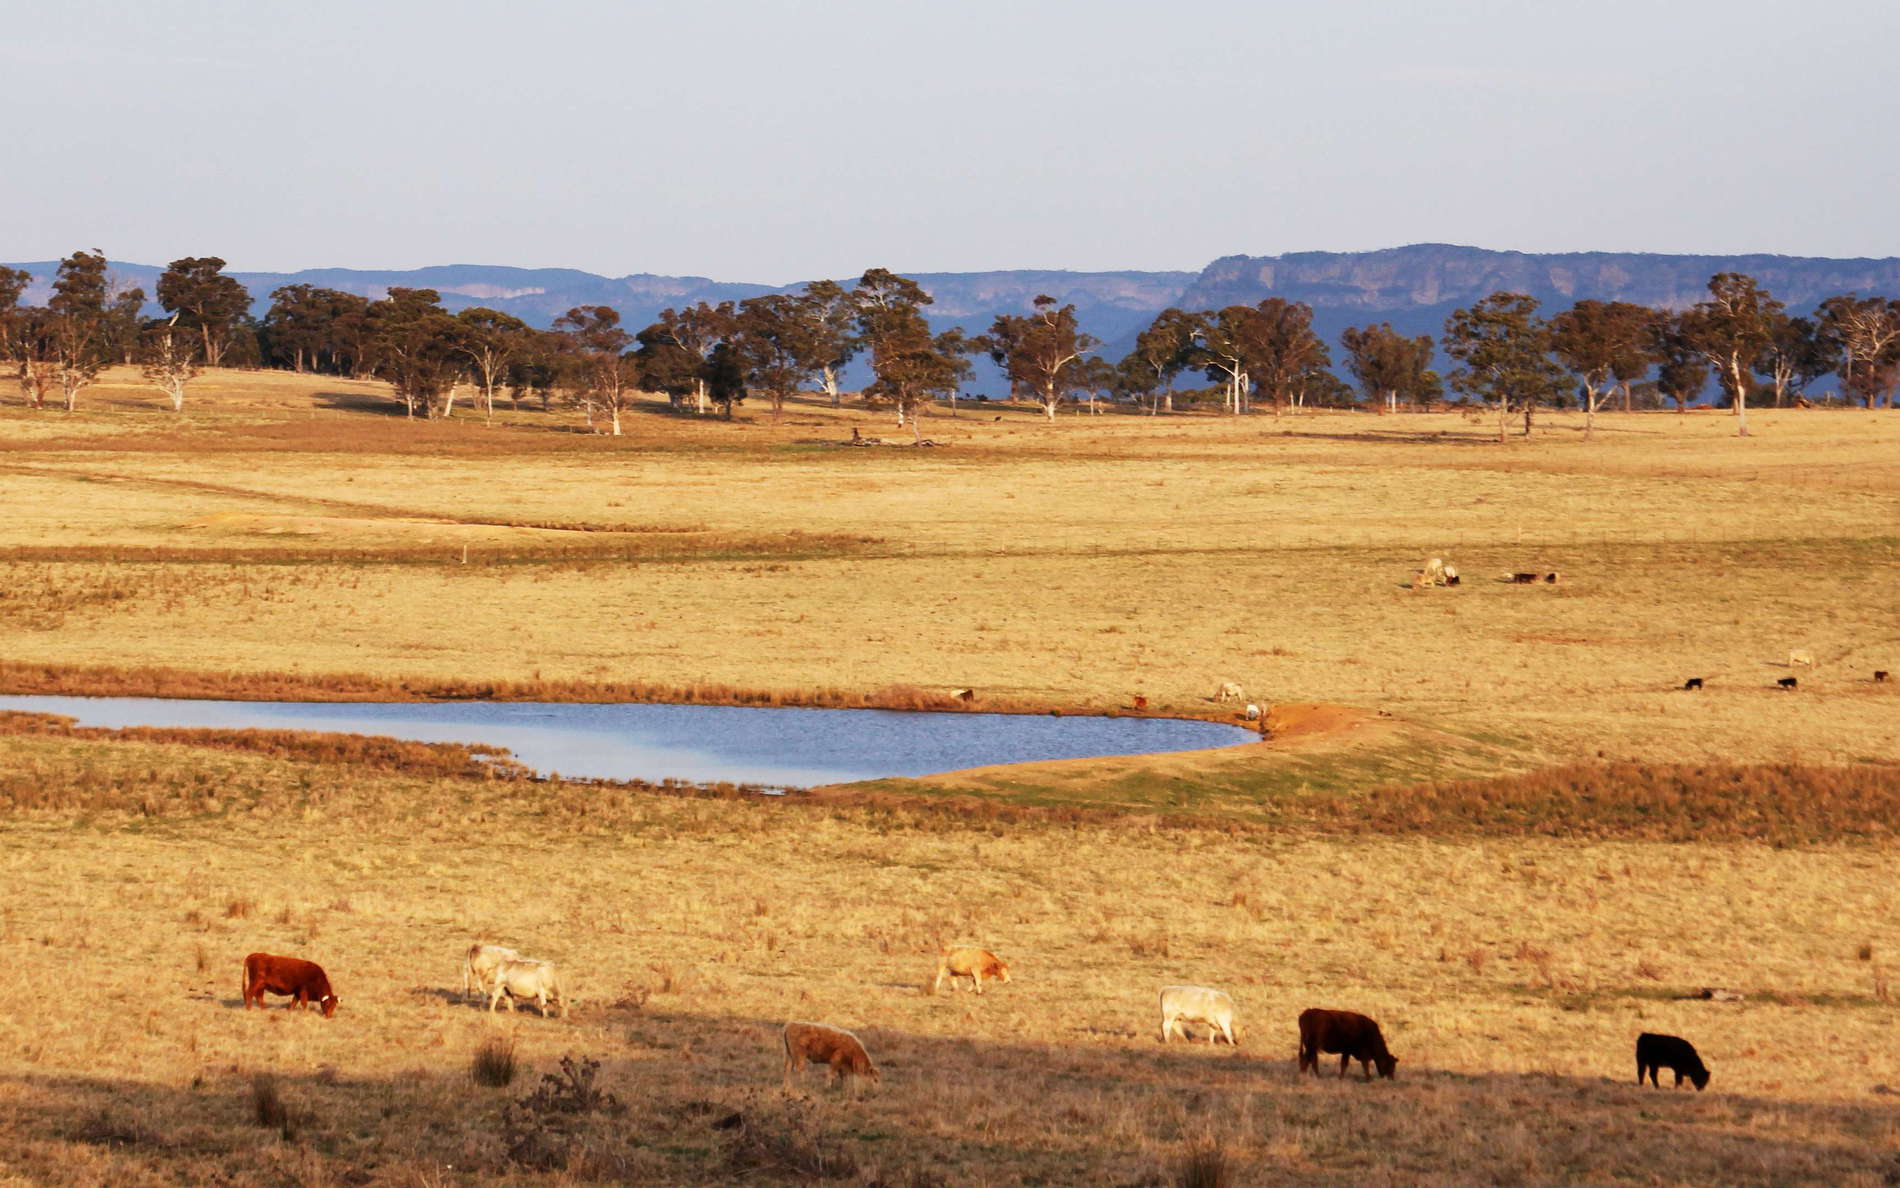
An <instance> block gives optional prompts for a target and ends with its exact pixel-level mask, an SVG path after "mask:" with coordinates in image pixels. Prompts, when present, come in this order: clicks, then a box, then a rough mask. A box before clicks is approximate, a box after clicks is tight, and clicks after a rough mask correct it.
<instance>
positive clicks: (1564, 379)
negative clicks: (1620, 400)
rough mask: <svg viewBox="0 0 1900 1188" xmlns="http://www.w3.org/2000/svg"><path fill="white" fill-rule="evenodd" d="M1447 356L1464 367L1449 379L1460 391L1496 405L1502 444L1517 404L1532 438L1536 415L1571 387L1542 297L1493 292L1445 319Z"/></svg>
mask: <svg viewBox="0 0 1900 1188" xmlns="http://www.w3.org/2000/svg"><path fill="white" fill-rule="evenodd" d="M1444 347H1445V353H1446V354H1447V355H1450V356H1451V357H1452V358H1453V359H1456V360H1457V361H1458V362H1460V363H1462V364H1464V366H1463V367H1461V368H1459V369H1458V370H1456V371H1454V372H1452V373H1451V375H1450V376H1449V377H1448V379H1449V381H1450V383H1451V386H1452V388H1453V389H1454V390H1455V391H1459V392H1463V393H1465V394H1466V395H1469V396H1475V397H1477V398H1478V399H1479V400H1480V401H1484V402H1486V403H1492V402H1495V404H1496V406H1497V410H1498V441H1500V442H1502V441H1503V440H1504V431H1505V422H1506V421H1507V420H1508V419H1509V417H1510V414H1511V408H1512V406H1513V404H1514V403H1515V404H1516V406H1517V407H1519V408H1520V409H1521V410H1522V411H1523V413H1524V436H1525V437H1529V436H1530V435H1531V414H1532V411H1533V410H1534V409H1535V408H1536V407H1537V405H1538V404H1539V403H1540V402H1542V401H1547V400H1553V399H1555V398H1556V397H1557V396H1559V395H1561V394H1562V393H1563V392H1564V391H1565V390H1566V389H1567V388H1568V387H1569V386H1570V381H1569V377H1568V376H1566V375H1565V374H1564V369H1563V368H1562V367H1560V366H1559V365H1558V364H1557V362H1556V360H1554V359H1552V358H1551V357H1550V327H1549V326H1548V325H1546V324H1545V322H1544V320H1543V319H1542V318H1539V317H1538V316H1537V299H1536V298H1535V297H1532V296H1530V295H1529V294H1526V293H1493V294H1491V295H1490V296H1489V297H1486V298H1484V299H1482V300H1480V301H1479V302H1477V303H1476V304H1475V305H1472V306H1471V307H1470V308H1468V309H1460V310H1455V311H1453V313H1452V315H1451V316H1450V317H1449V318H1447V319H1445V337H1444Z"/></svg>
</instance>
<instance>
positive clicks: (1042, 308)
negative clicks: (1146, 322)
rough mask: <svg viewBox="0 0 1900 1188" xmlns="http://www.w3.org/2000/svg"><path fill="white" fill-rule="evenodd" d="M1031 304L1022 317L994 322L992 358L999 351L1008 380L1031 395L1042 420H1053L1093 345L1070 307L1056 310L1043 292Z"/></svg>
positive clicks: (1002, 318) (1095, 341) (1073, 385)
mask: <svg viewBox="0 0 1900 1188" xmlns="http://www.w3.org/2000/svg"><path fill="white" fill-rule="evenodd" d="M1033 305H1034V307H1035V312H1034V313H1032V314H1030V315H1029V316H1027V317H1024V318H1016V319H1011V318H1008V317H1001V318H998V319H997V324H996V325H995V326H993V327H992V328H991V334H992V335H993V336H995V338H996V341H997V343H998V346H997V347H993V348H992V355H993V356H994V354H995V353H996V352H997V350H999V349H1000V351H1001V353H1002V356H1003V358H1002V363H1003V369H1004V371H1005V372H1006V373H1007V374H1008V375H1009V378H1010V381H1011V382H1012V383H1020V384H1022V386H1023V387H1025V388H1027V389H1028V390H1029V391H1030V392H1032V393H1033V394H1034V395H1035V397H1036V402H1037V403H1038V404H1040V405H1041V406H1042V412H1043V415H1044V416H1045V417H1047V418H1048V419H1049V420H1051V421H1053V420H1055V419H1056V408H1057V406H1058V405H1060V404H1061V403H1062V400H1063V398H1064V397H1065V396H1067V395H1068V394H1069V392H1070V391H1071V390H1073V389H1074V388H1075V387H1076V380H1077V372H1078V367H1079V364H1080V363H1081V360H1082V357H1083V355H1085V354H1086V353H1087V352H1089V351H1091V350H1093V349H1094V348H1095V347H1096V346H1097V345H1098V340H1097V339H1096V338H1095V337H1094V336H1093V335H1089V334H1084V333H1083V332H1082V328H1081V326H1080V324H1079V323H1078V320H1077V318H1076V313H1075V306H1073V305H1064V306H1062V307H1060V308H1057V306H1056V299H1055V298H1054V297H1051V296H1049V295H1048V294H1046V293H1045V294H1042V295H1039V296H1038V297H1037V298H1036V299H1035V301H1034V302H1033ZM1006 322H1007V323H1009V324H1008V325H1007V326H1005V325H1004V323H1006Z"/></svg>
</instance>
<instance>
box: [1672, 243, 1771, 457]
mask: <svg viewBox="0 0 1900 1188" xmlns="http://www.w3.org/2000/svg"><path fill="white" fill-rule="evenodd" d="M1782 316H1783V314H1782V305H1781V302H1779V301H1776V300H1775V299H1774V298H1773V297H1771V296H1769V294H1768V291H1767V290H1766V289H1763V288H1762V287H1761V285H1760V284H1759V283H1758V282H1757V281H1756V280H1755V278H1754V277H1752V276H1748V275H1746V274H1744V273H1740V272H1718V273H1716V274H1715V275H1714V276H1712V277H1710V278H1709V299H1708V300H1707V301H1702V302H1698V303H1697V304H1696V305H1695V306H1693V307H1692V308H1690V309H1688V310H1686V311H1685V312H1684V313H1683V315H1682V332H1683V336H1684V338H1685V340H1686V341H1687V342H1688V343H1689V345H1690V346H1692V347H1694V348H1695V349H1696V350H1698V351H1700V352H1701V353H1702V357H1703V358H1704V359H1706V360H1708V362H1709V365H1710V366H1711V367H1712V368H1714V370H1715V377H1716V380H1717V381H1718V382H1719V383H1721V385H1722V389H1723V391H1725V392H1727V393H1728V398H1729V401H1730V407H1731V409H1732V410H1733V411H1734V413H1735V433H1736V436H1738V437H1747V436H1748V388H1749V377H1750V376H1751V375H1752V373H1753V371H1754V363H1755V360H1756V358H1757V357H1759V356H1760V354H1761V352H1762V350H1763V349H1764V348H1765V347H1767V345H1768V344H1769V342H1770V341H1772V339H1773V338H1774V333H1775V325H1776V323H1777V321H1778V320H1779V319H1780V318H1781V317H1782Z"/></svg>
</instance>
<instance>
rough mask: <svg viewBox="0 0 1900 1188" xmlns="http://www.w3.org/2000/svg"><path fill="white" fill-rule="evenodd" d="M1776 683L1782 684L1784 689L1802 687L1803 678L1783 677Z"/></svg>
mask: <svg viewBox="0 0 1900 1188" xmlns="http://www.w3.org/2000/svg"><path fill="white" fill-rule="evenodd" d="M1775 684H1777V685H1780V686H1781V687H1782V688H1784V689H1799V688H1800V687H1801V679H1800V678H1799V677H1782V678H1781V679H1780V680H1778V681H1776V682H1775Z"/></svg>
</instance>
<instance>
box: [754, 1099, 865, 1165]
mask: <svg viewBox="0 0 1900 1188" xmlns="http://www.w3.org/2000/svg"><path fill="white" fill-rule="evenodd" d="M724 1171H725V1173H726V1174H727V1175H730V1176H732V1177H734V1178H739V1177H748V1176H758V1175H766V1176H777V1177H784V1178H788V1179H798V1180H843V1179H849V1178H850V1177H852V1176H855V1175H857V1174H858V1160H857V1158H856V1156H854V1155H853V1154H852V1152H851V1149H850V1147H849V1146H847V1145H846V1144H845V1143H844V1141H843V1140H842V1139H841V1138H840V1137H839V1136H838V1135H836V1134H833V1133H831V1132H830V1130H829V1129H828V1128H827V1127H825V1126H823V1125H822V1124H820V1123H819V1122H818V1120H817V1119H816V1118H815V1117H814V1114H813V1110H812V1107H811V1104H810V1103H809V1102H807V1101H805V1100H803V1099H800V1098H796V1097H793V1098H784V1099H780V1100H776V1101H774V1100H771V1099H769V1098H766V1097H763V1096H760V1095H758V1094H752V1095H749V1096H748V1097H747V1099H746V1101H745V1102H744V1104H743V1105H742V1106H741V1107H740V1109H739V1111H738V1122H737V1124H736V1125H732V1126H728V1127H727V1128H726V1136H725V1156H724Z"/></svg>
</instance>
